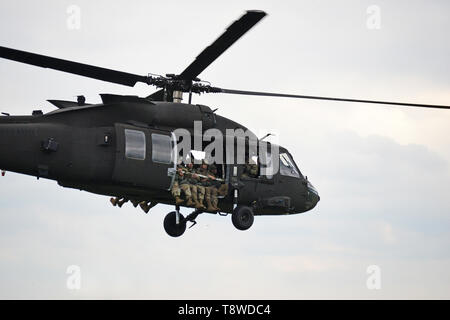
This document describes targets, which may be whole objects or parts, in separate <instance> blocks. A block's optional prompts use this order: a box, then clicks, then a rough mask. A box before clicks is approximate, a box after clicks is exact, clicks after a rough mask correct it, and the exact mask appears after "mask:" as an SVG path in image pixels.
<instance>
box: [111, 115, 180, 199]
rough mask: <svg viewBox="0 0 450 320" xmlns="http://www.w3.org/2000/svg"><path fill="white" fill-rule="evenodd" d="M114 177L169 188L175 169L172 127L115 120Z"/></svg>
mask: <svg viewBox="0 0 450 320" xmlns="http://www.w3.org/2000/svg"><path fill="white" fill-rule="evenodd" d="M115 130H116V137H117V144H116V159H115V166H114V172H113V180H114V181H115V182H117V183H125V184H130V185H133V186H136V187H146V188H152V189H162V190H169V189H170V188H171V184H172V176H173V175H170V176H169V174H168V173H169V172H175V167H176V165H175V164H174V159H175V158H174V155H175V154H176V151H175V150H174V146H176V144H174V143H175V141H174V136H173V134H172V133H171V132H169V131H163V130H154V129H149V128H141V127H135V126H132V125H127V124H116V125H115Z"/></svg>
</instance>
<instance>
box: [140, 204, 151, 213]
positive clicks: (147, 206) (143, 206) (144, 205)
mask: <svg viewBox="0 0 450 320" xmlns="http://www.w3.org/2000/svg"><path fill="white" fill-rule="evenodd" d="M139 206H140V207H141V209H142V211H144V212H145V213H148V212H149V211H150V206H149V205H148V204H147V201H142V202H140V203H139Z"/></svg>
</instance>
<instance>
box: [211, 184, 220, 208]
mask: <svg viewBox="0 0 450 320" xmlns="http://www.w3.org/2000/svg"><path fill="white" fill-rule="evenodd" d="M217 194H218V191H217V188H216V187H211V203H212V206H213V209H214V211H220V208H219V207H218V206H217V205H218V204H219V199H218V198H217Z"/></svg>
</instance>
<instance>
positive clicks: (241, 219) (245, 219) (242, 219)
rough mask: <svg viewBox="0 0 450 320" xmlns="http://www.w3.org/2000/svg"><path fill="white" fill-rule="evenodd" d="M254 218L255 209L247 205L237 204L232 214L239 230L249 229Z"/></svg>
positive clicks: (234, 223) (232, 219)
mask: <svg viewBox="0 0 450 320" xmlns="http://www.w3.org/2000/svg"><path fill="white" fill-rule="evenodd" d="M254 220H255V217H254V216H253V210H252V208H250V207H247V206H237V207H236V209H234V211H233V215H232V216H231V221H232V222H233V225H234V226H235V227H236V228H237V229H239V230H247V229H248V228H250V227H251V226H252V225H253V221H254Z"/></svg>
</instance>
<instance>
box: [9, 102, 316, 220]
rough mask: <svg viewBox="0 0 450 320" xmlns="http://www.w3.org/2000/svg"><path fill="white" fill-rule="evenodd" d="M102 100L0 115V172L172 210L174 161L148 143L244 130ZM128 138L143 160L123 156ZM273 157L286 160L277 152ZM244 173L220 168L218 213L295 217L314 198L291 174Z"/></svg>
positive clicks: (208, 114) (201, 110)
mask: <svg viewBox="0 0 450 320" xmlns="http://www.w3.org/2000/svg"><path fill="white" fill-rule="evenodd" d="M102 98H103V101H104V103H103V104H97V105H85V106H69V107H64V108H62V109H59V110H55V111H52V112H49V113H46V114H42V113H39V112H37V113H34V115H32V116H2V117H0V168H1V169H2V170H6V171H12V172H17V173H21V174H26V175H31V176H35V177H38V178H46V179H51V180H55V181H57V182H58V184H59V185H61V186H63V187H69V188H75V189H80V190H85V191H88V192H92V193H96V194H101V195H108V196H115V197H122V198H127V199H133V200H136V201H152V202H157V203H163V204H169V205H173V204H174V199H173V197H172V195H171V193H170V188H171V184H172V182H173V177H172V176H173V174H172V176H171V175H170V172H171V171H172V173H173V172H174V169H175V168H176V164H174V161H173V159H172V161H167V162H164V160H161V159H157V153H156V151H155V150H158V145H156V143H157V142H155V141H156V140H155V137H162V138H167V140H170V139H173V138H174V136H175V135H174V134H173V132H174V130H175V129H177V128H183V129H186V130H188V131H191V132H193V123H194V122H195V121H200V122H201V124H202V128H203V130H207V129H211V128H215V129H218V130H219V131H221V132H223V133H224V134H225V132H226V130H227V129H233V130H234V129H236V128H242V129H243V130H247V129H246V128H245V127H243V126H241V125H239V124H238V123H236V122H234V121H232V120H230V119H227V118H224V117H221V116H219V115H217V114H215V113H214V112H213V111H212V110H211V109H210V108H209V107H207V106H202V105H190V104H181V103H171V102H151V101H148V100H145V99H140V98H136V97H123V96H114V95H104V96H102ZM247 131H248V130H247ZM129 132H131V133H136V132H137V133H141V134H142V137H143V139H144V141H145V142H144V143H145V144H144V146H143V149H144V150H143V151H142V158H139V157H137V158H136V157H128V156H127V153H129V152H130V151H129V150H128V149H129V148H128V146H127V145H126V143H129V141H128V140H127V139H128V137H127V136H126V134H127V133H129ZM174 143H176V138H175V141H174ZM155 148H156V149H155ZM135 151H136V150H135ZM280 152H282V153H284V154H287V155H289V157H290V154H289V152H288V151H287V150H286V149H284V148H282V147H280ZM155 157H156V158H155ZM292 161H293V160H292ZM243 170H244V165H242V164H228V163H225V164H223V165H222V166H221V169H220V170H219V171H220V174H221V177H222V178H223V181H224V183H227V184H228V185H229V192H228V194H227V195H225V196H224V197H223V198H222V199H221V200H220V207H221V211H222V212H227V213H230V212H232V211H233V207H234V206H235V205H237V204H240V205H246V206H251V207H253V210H254V213H255V214H260V215H262V214H291V213H301V212H305V211H308V210H310V209H312V208H314V206H315V205H316V204H317V202H318V201H319V199H320V198H319V196H318V194H317V191H315V189H314V187H312V185H311V184H310V183H309V182H308V181H307V179H305V178H304V177H303V175H301V173H300V171H299V170H298V169H297V171H298V174H297V176H295V177H294V176H289V175H282V174H280V173H279V172H277V173H274V175H273V176H272V177H269V178H268V177H248V176H247V177H244V175H243Z"/></svg>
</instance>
